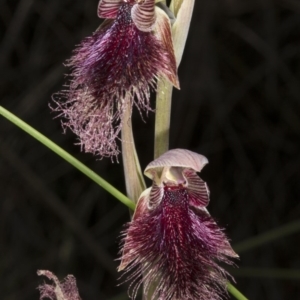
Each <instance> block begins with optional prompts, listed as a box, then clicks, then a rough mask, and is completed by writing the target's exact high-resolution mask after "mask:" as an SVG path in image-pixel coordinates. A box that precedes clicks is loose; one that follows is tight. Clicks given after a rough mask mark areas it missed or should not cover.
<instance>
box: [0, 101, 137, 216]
mask: <svg viewBox="0 0 300 300" xmlns="http://www.w3.org/2000/svg"><path fill="white" fill-rule="evenodd" d="M0 114H1V115H2V116H3V117H4V118H6V119H7V120H9V121H10V122H12V123H13V124H15V125H16V126H18V127H19V128H21V129H22V130H24V131H25V132H27V133H28V134H30V135H31V136H32V137H34V138H35V139H37V140H38V141H39V142H41V143H42V144H44V145H45V146H46V147H48V148H49V149H50V150H52V151H53V152H55V153H56V154H57V155H59V156H60V157H62V158H63V159H64V160H66V161H67V162H68V163H70V164H71V165H73V166H74V167H75V168H77V169H78V170H79V171H81V172H82V173H83V174H85V175H86V176H87V177H89V178H90V179H92V180H93V181H94V182H95V183H97V184H98V185H100V186H101V187H102V188H104V189H105V190H106V191H107V192H109V193H110V194H111V195H113V196H114V197H115V198H117V199H118V200H119V201H121V202H122V203H123V204H125V205H126V206H128V207H129V208H130V209H132V210H134V208H135V204H134V203H133V202H132V201H131V200H130V199H129V198H127V197H126V196H125V195H124V194H122V193H121V192H120V191H118V190H117V189H116V188H114V187H113V186H112V185H111V184H109V183H108V182H107V181H105V180H104V179H103V178H101V177H100V176H99V175H97V174H96V173H95V172H94V171H92V170H91V169H89V168H88V167H87V166H85V165H84V164H83V163H81V162H80V161H79V160H78V159H76V158H75V157H74V156H72V155H70V154H69V153H68V152H66V151H65V150H63V149H62V148H61V147H59V146H58V145H57V144H55V143H53V142H52V141H51V140H50V139H48V138H47V137H46V136H44V135H43V134H41V133H40V132H38V131H37V130H35V129H34V128H32V127H31V126H30V125H28V124H27V123H25V122H24V121H22V120H21V119H19V118H18V117H17V116H15V115H14V114H12V113H11V112H9V111H8V110H6V109H5V108H3V107H2V106H0Z"/></svg>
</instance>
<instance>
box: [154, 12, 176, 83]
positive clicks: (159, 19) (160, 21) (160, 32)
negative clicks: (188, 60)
mask: <svg viewBox="0 0 300 300" xmlns="http://www.w3.org/2000/svg"><path fill="white" fill-rule="evenodd" d="M155 13H156V23H155V33H156V36H157V38H158V39H159V40H160V42H161V43H162V44H163V46H164V48H165V49H166V50H167V51H168V52H169V59H170V69H171V72H170V73H169V74H166V77H167V79H168V80H169V81H170V82H171V83H172V84H173V85H174V86H175V87H176V88H177V89H180V86H179V80H178V76H177V66H176V58H175V54H174V48H173V40H172V32H171V23H170V19H169V17H168V15H167V14H166V13H165V12H164V11H163V10H162V9H160V8H159V7H155Z"/></svg>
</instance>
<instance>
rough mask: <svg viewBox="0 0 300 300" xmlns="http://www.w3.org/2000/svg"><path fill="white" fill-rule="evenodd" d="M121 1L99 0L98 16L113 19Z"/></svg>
mask: <svg viewBox="0 0 300 300" xmlns="http://www.w3.org/2000/svg"><path fill="white" fill-rule="evenodd" d="M122 3H123V1H120V0H100V2H99V4H98V17H99V18H103V19H114V18H116V16H117V14H118V10H119V8H120V6H121V4H122Z"/></svg>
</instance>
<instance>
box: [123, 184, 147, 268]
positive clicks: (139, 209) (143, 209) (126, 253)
mask: <svg viewBox="0 0 300 300" xmlns="http://www.w3.org/2000/svg"><path fill="white" fill-rule="evenodd" d="M150 191H151V188H148V189H146V190H145V191H144V192H143V193H142V194H141V196H140V198H139V200H138V202H137V205H136V208H135V211H134V214H133V217H132V220H133V221H134V220H136V219H138V218H141V217H142V216H143V215H144V214H146V213H147V212H148V203H149V196H150ZM127 240H128V237H127V238H126V239H125V242H124V247H123V250H122V259H121V263H120V265H119V267H118V271H122V270H124V269H125V268H126V267H127V265H128V264H129V263H130V262H131V259H129V257H131V255H130V252H131V251H133V250H132V249H131V248H130V245H128V243H127Z"/></svg>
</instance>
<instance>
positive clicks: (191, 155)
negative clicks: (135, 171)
mask: <svg viewBox="0 0 300 300" xmlns="http://www.w3.org/2000/svg"><path fill="white" fill-rule="evenodd" d="M207 163H208V160H207V158H206V157H205V156H203V155H201V154H198V153H195V152H192V151H189V150H185V149H172V150H169V151H167V152H166V153H164V154H163V155H161V156H160V157H158V158H157V159H155V160H154V161H152V162H151V163H150V164H148V166H147V167H146V169H145V171H144V174H145V175H146V176H147V177H149V178H151V179H153V178H154V174H155V173H157V172H158V171H159V170H162V168H164V167H170V168H171V167H181V168H187V169H193V170H194V171H196V172H200V171H201V170H202V168H203V167H204V166H205V165H206V164H207Z"/></svg>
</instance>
